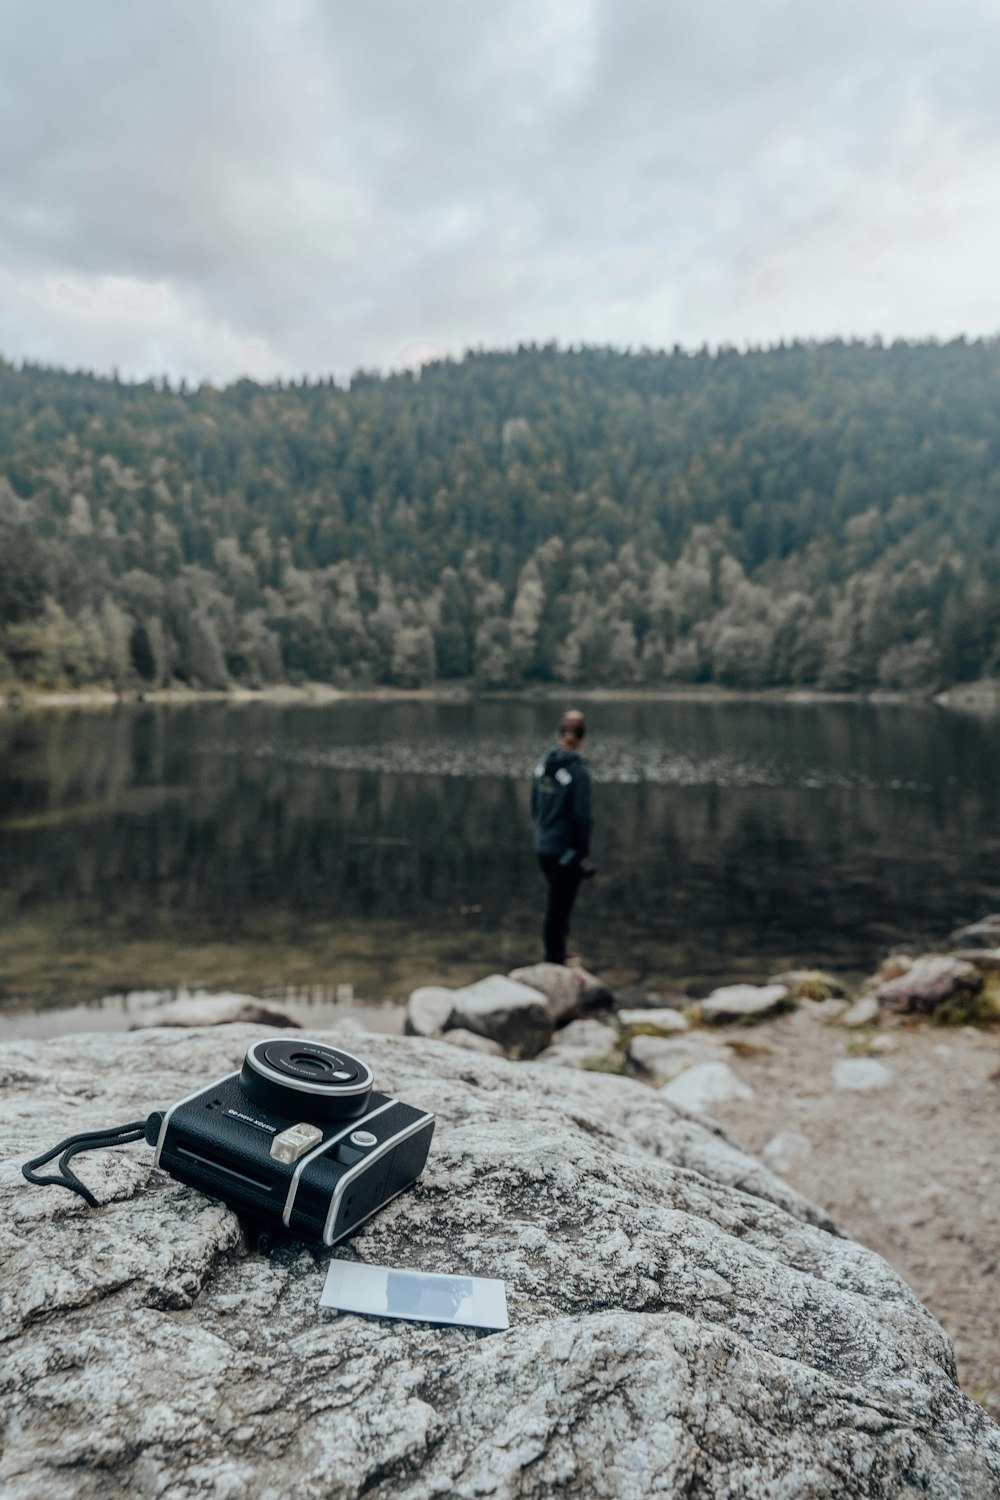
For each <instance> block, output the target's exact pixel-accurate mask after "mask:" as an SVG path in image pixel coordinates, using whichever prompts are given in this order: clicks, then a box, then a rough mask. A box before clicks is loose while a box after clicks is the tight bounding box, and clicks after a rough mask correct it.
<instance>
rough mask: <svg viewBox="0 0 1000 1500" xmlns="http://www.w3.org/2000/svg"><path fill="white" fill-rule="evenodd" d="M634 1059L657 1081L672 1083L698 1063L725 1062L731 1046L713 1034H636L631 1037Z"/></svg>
mask: <svg viewBox="0 0 1000 1500" xmlns="http://www.w3.org/2000/svg"><path fill="white" fill-rule="evenodd" d="M628 1055H629V1059H630V1061H631V1062H633V1063H634V1064H635V1066H636V1067H637V1068H639V1069H641V1071H642V1072H643V1073H648V1074H649V1075H650V1077H651V1078H652V1079H653V1080H654V1081H655V1082H656V1083H669V1082H670V1080H671V1079H672V1078H676V1077H677V1075H678V1073H683V1072H684V1070H685V1068H690V1067H693V1066H694V1065H695V1064H696V1063H705V1062H726V1061H727V1059H728V1058H729V1055H730V1054H729V1049H728V1047H726V1045H725V1044H724V1043H723V1042H721V1041H717V1040H716V1039H715V1038H714V1037H710V1036H705V1035H703V1034H702V1033H698V1032H695V1033H691V1034H689V1035H687V1036H680V1037H661V1036H633V1037H630V1038H629V1042H628Z"/></svg>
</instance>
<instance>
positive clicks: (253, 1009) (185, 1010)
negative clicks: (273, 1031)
mask: <svg viewBox="0 0 1000 1500" xmlns="http://www.w3.org/2000/svg"><path fill="white" fill-rule="evenodd" d="M234 1023H244V1024H245V1025H248V1026H269V1027H271V1028H281V1027H287V1026H298V1025H299V1023H298V1021H296V1020H295V1018H294V1017H293V1016H290V1015H289V1014H288V1012H287V1011H286V1010H282V1008H281V1007H280V1006H278V1005H272V1004H271V1002H270V1001H265V1000H258V999H257V997H256V996H255V995H236V994H229V993H227V994H219V995H210V994H209V993H208V991H207V990H197V991H196V992H195V993H194V994H192V995H181V996H178V998H177V999H176V1000H165V1001H164V1002H163V1003H162V1004H161V1005H154V1006H151V1007H150V1009H149V1010H146V1011H140V1012H139V1014H138V1015H137V1016H136V1017H135V1019H134V1020H133V1021H132V1023H131V1026H130V1030H132V1031H142V1030H145V1029H146V1028H147V1027H150V1026H231V1025H233V1024H234Z"/></svg>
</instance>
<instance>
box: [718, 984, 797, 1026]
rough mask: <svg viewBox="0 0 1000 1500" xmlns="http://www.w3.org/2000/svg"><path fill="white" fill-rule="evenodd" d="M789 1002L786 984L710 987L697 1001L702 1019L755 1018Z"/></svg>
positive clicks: (783, 1006) (731, 1019) (774, 1011)
mask: <svg viewBox="0 0 1000 1500" xmlns="http://www.w3.org/2000/svg"><path fill="white" fill-rule="evenodd" d="M787 1004H788V987H787V986H786V985H783V984H727V985H724V986H723V987H722V988H721V989H718V990H713V991H712V993H711V994H710V995H709V997H708V999H707V1000H702V1001H701V1002H700V1010H701V1015H702V1019H703V1020H705V1021H742V1020H749V1019H753V1020H757V1019H759V1018H760V1017H762V1016H769V1015H774V1014H775V1013H776V1012H777V1011H779V1010H782V1009H784V1008H785V1007H786V1006H787Z"/></svg>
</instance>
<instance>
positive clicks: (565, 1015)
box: [510, 963, 614, 1026]
mask: <svg viewBox="0 0 1000 1500" xmlns="http://www.w3.org/2000/svg"><path fill="white" fill-rule="evenodd" d="M510 978H511V979H514V980H516V981H517V983H518V984H526V985H527V986H528V988H529V989H532V990H538V992H539V993H540V994H542V995H544V996H545V998H546V1000H547V1001H548V1005H549V1015H550V1016H551V1017H552V1024H553V1026H562V1025H564V1024H565V1023H566V1022H567V1021H572V1020H574V1019H575V1017H577V1016H581V1015H584V1014H586V1013H587V1012H588V1011H592V1010H600V1009H601V1008H602V1007H604V1006H608V1005H610V1004H611V1003H612V1001H613V1000H614V996H613V995H612V993H611V991H610V990H609V989H606V988H605V986H604V985H603V984H602V983H601V981H600V980H599V979H597V978H595V976H594V975H593V974H588V973H587V971H586V969H581V968H579V967H578V966H577V965H575V964H574V965H570V964H547V963H543V964H529V965H528V966H527V967H526V968H523V969H512V970H511V972H510Z"/></svg>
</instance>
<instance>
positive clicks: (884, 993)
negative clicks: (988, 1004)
mask: <svg viewBox="0 0 1000 1500" xmlns="http://www.w3.org/2000/svg"><path fill="white" fill-rule="evenodd" d="M982 987H983V976H982V974H980V972H979V970H978V969H977V968H975V967H974V965H972V964H967V963H964V962H963V961H962V959H960V958H952V957H948V956H946V955H935V954H928V955H927V956H926V957H925V958H918V959H917V960H916V961H915V962H914V963H912V964H911V965H910V967H909V968H908V969H907V971H906V973H905V974H900V976H899V978H898V979H889V980H887V981H886V982H885V983H883V984H880V985H879V987H878V990H877V992H876V993H877V996H878V1000H879V1004H880V1005H883V1006H885V1008H886V1009H887V1010H895V1011H904V1012H909V1011H917V1012H920V1013H922V1014H925V1015H926V1014H929V1012H931V1011H932V1010H934V1009H935V1008H936V1007H937V1006H938V1005H940V1004H941V1003H942V1002H943V1001H945V1000H951V999H954V998H955V997H956V996H960V995H975V994H977V993H978V992H979V990H981V989H982Z"/></svg>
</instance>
